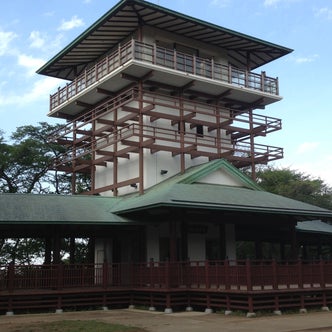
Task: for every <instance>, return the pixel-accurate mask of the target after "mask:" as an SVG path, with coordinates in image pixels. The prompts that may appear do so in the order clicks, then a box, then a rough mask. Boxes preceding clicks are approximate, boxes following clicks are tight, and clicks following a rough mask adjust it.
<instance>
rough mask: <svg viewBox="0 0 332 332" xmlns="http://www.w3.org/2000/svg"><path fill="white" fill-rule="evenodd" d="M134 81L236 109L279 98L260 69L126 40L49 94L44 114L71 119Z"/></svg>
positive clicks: (273, 84) (275, 85)
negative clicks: (250, 68)
mask: <svg viewBox="0 0 332 332" xmlns="http://www.w3.org/2000/svg"><path fill="white" fill-rule="evenodd" d="M133 82H143V85H144V87H145V88H146V89H150V91H152V90H153V89H167V90H169V91H170V92H171V93H173V94H176V93H177V92H178V93H181V94H183V95H185V96H186V97H188V98H203V99H205V100H210V101H217V102H222V103H223V104H224V105H226V106H227V107H233V108H235V109H236V108H237V109H240V110H244V109H249V108H264V107H265V106H266V105H268V104H270V103H274V102H276V101H279V100H281V99H282V98H281V97H280V96H279V86H278V78H271V77H268V76H266V74H265V72H261V73H260V74H258V73H253V72H250V71H248V70H245V69H240V68H236V67H232V66H231V65H224V64H221V63H218V62H216V61H214V59H211V58H201V57H198V56H195V55H191V54H186V53H181V52H178V51H176V50H173V49H172V50H171V49H166V48H163V47H159V46H157V45H156V44H153V45H151V44H146V43H143V42H139V41H137V40H130V41H129V42H127V43H125V44H123V45H119V47H118V49H117V50H115V51H113V52H111V53H110V54H108V55H106V56H105V57H104V58H103V59H101V60H100V61H99V62H98V63H96V64H95V65H94V66H92V67H90V68H89V69H87V70H85V71H84V72H83V73H81V74H80V75H79V76H77V77H76V78H75V79H74V80H73V81H72V82H70V83H67V84H66V86H64V87H62V88H60V87H59V88H58V91H57V92H56V93H54V94H52V95H51V96H50V112H49V116H52V117H58V118H65V119H72V118H74V117H76V116H78V115H80V114H82V113H84V112H85V111H86V110H87V108H88V109H89V108H92V107H93V106H95V105H97V104H98V103H100V102H102V101H103V100H104V99H105V98H106V97H109V96H112V95H115V94H117V93H119V91H121V90H124V89H127V88H128V87H130V86H131V85H132V84H133Z"/></svg>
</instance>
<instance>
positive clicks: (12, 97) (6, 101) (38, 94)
mask: <svg viewBox="0 0 332 332" xmlns="http://www.w3.org/2000/svg"><path fill="white" fill-rule="evenodd" d="M58 86H59V80H58V79H56V78H53V77H46V78H43V79H39V80H37V81H36V82H35V83H34V84H33V85H32V88H31V89H30V90H28V91H25V92H22V93H19V92H18V93H17V94H9V95H8V94H6V95H4V94H2V95H1V94H0V105H1V109H4V107H7V106H10V105H14V106H15V107H19V106H21V107H22V106H24V107H27V104H29V103H33V102H35V101H41V100H45V98H48V96H49V93H50V91H52V90H55V89H56V88H57V87H58Z"/></svg>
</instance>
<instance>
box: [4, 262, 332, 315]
mask: <svg viewBox="0 0 332 332" xmlns="http://www.w3.org/2000/svg"><path fill="white" fill-rule="evenodd" d="M330 305H332V261H323V260H320V261H310V262H309V261H292V262H276V261H273V260H271V261H249V260H247V261H201V262H174V263H170V262H150V263H131V264H129V263H128V264H107V263H105V264H102V265H97V264H88V265H63V264H59V265H34V266H14V265H8V266H1V267H0V314H5V313H9V312H10V313H11V312H31V311H35V310H39V311H40V310H42V311H49V310H54V311H56V310H63V309H66V310H76V309H80V308H85V309H87V308H96V307H104V308H110V309H111V308H126V307H128V306H143V307H147V308H150V309H153V310H154V309H156V310H165V311H184V310H186V309H188V308H190V309H191V308H193V309H194V310H206V309H211V310H225V311H234V310H241V311H246V312H248V313H254V312H256V311H259V310H270V311H282V310H287V309H307V308H311V307H320V308H325V309H328V307H329V306H330Z"/></svg>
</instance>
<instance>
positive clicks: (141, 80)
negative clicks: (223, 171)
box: [38, 0, 292, 196]
mask: <svg viewBox="0 0 332 332" xmlns="http://www.w3.org/2000/svg"><path fill="white" fill-rule="evenodd" d="M291 51H292V50H291V49H288V48H285V47H282V46H279V45H275V44H272V43H270V42H267V41H263V40H260V39H257V38H254V37H251V36H248V35H244V34H241V33H238V32H235V31H232V30H229V29H226V28H223V27H220V26H216V25H214V24H211V23H208V22H203V21H201V20H198V19H194V18H192V17H188V16H185V15H183V14H181V13H177V12H174V11H171V10H169V9H166V8H163V7H160V6H158V5H156V4H152V3H149V2H147V1H141V0H122V1H120V2H119V3H118V4H117V5H115V6H114V7H113V8H112V9H111V10H110V11H109V12H107V13H106V14H105V15H104V16H103V17H101V18H100V19H99V20H98V21H97V22H95V23H94V24H93V25H92V26H91V27H89V28H88V29H87V30H86V31H85V32H83V33H82V34H81V35H80V36H79V37H78V38H76V39H75V40H74V41H73V42H72V43H71V44H69V45H68V46H67V47H66V48H64V49H63V50H62V51H61V52H60V53H59V54H57V55H56V56H55V57H54V58H52V59H51V60H50V61H49V62H48V63H46V64H45V65H44V66H43V67H42V68H40V69H39V70H38V73H39V74H42V75H48V76H52V77H57V78H59V79H65V80H68V83H67V84H66V85H65V86H63V87H61V88H59V89H58V91H56V92H55V93H54V94H52V95H51V96H50V110H49V113H48V115H49V116H50V117H55V118H61V119H65V120H66V125H64V126H63V128H61V129H60V130H59V131H58V132H56V133H54V135H53V137H52V138H51V139H52V140H54V141H55V142H58V143H60V144H63V145H64V146H65V147H66V153H64V154H63V155H62V156H61V157H60V158H59V159H58V160H56V162H55V164H54V167H55V168H56V169H58V170H61V171H65V172H68V173H72V174H73V178H74V179H75V175H76V174H78V173H85V174H89V175H90V176H91V190H90V191H89V192H88V194H101V195H109V196H118V195H124V194H127V193H131V192H133V191H138V192H139V193H141V194H143V193H144V190H145V189H146V188H149V187H151V186H153V185H155V184H157V183H159V182H161V181H163V180H164V179H166V178H167V177H170V176H172V175H175V174H178V173H184V172H185V171H186V169H188V168H189V167H191V166H194V165H198V164H202V163H205V162H207V161H209V160H213V159H220V158H224V159H226V160H227V161H229V162H230V163H232V164H233V165H235V166H236V167H237V168H239V169H241V168H242V167H250V168H251V170H252V174H253V177H254V176H255V165H257V164H267V163H268V162H270V161H273V160H277V159H281V158H282V157H283V149H282V148H281V147H275V146H267V145H262V144H257V142H256V138H257V137H262V136H266V135H267V134H270V133H272V132H274V131H277V130H280V129H281V120H280V119H277V118H273V117H269V116H264V115H259V114H257V113H256V112H255V110H257V109H265V107H266V106H268V105H269V104H272V103H275V102H278V101H280V100H281V99H282V97H281V96H280V94H279V82H278V78H274V77H270V76H269V75H268V74H267V73H266V72H264V71H262V72H257V70H258V68H259V67H261V66H263V65H265V64H267V63H269V62H271V61H273V60H276V59H278V58H280V57H282V56H284V55H286V54H288V53H290V52H291ZM73 193H75V183H73Z"/></svg>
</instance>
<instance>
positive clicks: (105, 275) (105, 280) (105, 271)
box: [103, 261, 108, 288]
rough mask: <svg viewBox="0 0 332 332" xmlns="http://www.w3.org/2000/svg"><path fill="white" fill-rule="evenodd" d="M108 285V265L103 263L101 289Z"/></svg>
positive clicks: (105, 262)
mask: <svg viewBox="0 0 332 332" xmlns="http://www.w3.org/2000/svg"><path fill="white" fill-rule="evenodd" d="M107 285H108V263H107V261H104V263H103V288H107Z"/></svg>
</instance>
